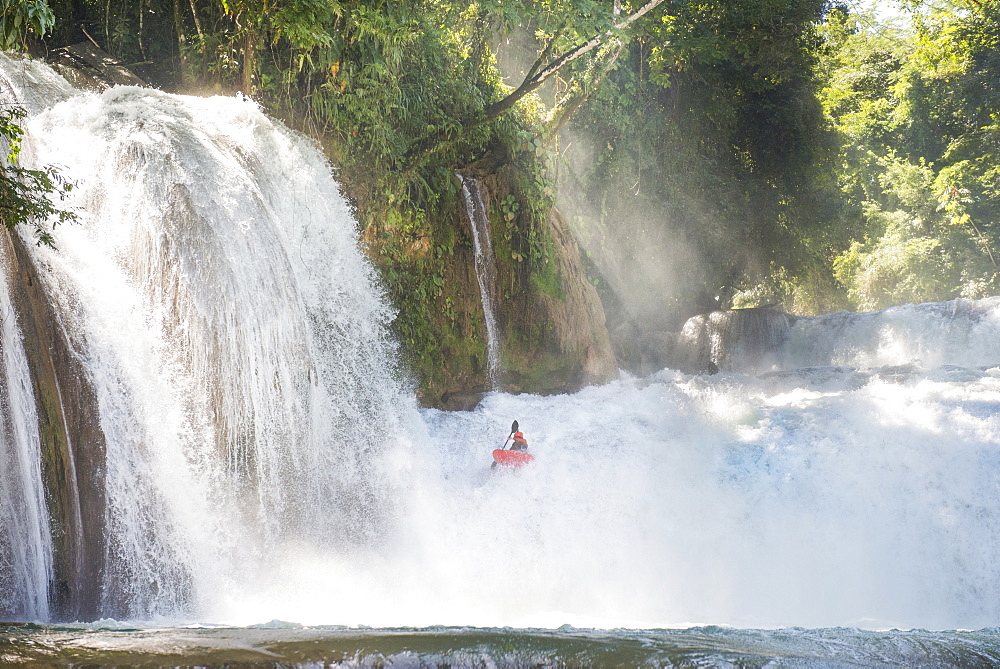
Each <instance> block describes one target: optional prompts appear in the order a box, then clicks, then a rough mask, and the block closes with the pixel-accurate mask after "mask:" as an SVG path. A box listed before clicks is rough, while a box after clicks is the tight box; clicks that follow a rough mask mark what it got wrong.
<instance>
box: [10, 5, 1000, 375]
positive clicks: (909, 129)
mask: <svg viewBox="0 0 1000 669" xmlns="http://www.w3.org/2000/svg"><path fill="white" fill-rule="evenodd" d="M886 2H887V3H889V2H890V0H886ZM654 5H656V6H654ZM893 6H894V7H896V8H897V9H899V10H901V11H902V12H903V13H902V18H900V19H898V20H897V21H896V23H895V24H879V23H878V22H877V21H875V20H874V18H873V15H872V14H870V13H866V12H864V11H859V10H858V9H857V8H856V7H853V6H848V5H845V4H838V3H836V2H833V3H831V2H828V1H827V0H734V1H733V2H727V3H708V2H702V1H700V0H665V1H664V2H662V3H659V4H657V3H656V2H654V3H652V5H649V6H647V5H646V4H642V3H640V2H638V1H633V2H632V3H629V2H618V1H617V0H603V1H601V0H476V1H471V2H470V1H465V2H459V1H456V0H397V1H392V0H277V1H276V2H263V1H261V0H186V1H185V0H170V1H167V0H50V2H49V3H48V4H46V3H45V2H44V0H3V7H4V13H3V18H2V19H0V36H2V38H3V40H4V46H5V47H6V48H10V47H12V46H17V45H21V46H24V47H27V48H29V49H30V50H33V51H35V52H36V53H38V54H43V53H44V52H45V50H46V49H49V48H52V47H55V46H60V45H62V44H66V43H73V42H79V41H83V40H92V41H94V42H96V43H98V44H99V45H100V46H101V47H102V48H104V49H105V50H107V51H109V52H110V53H112V54H113V55H114V56H115V57H116V58H118V59H120V60H121V61H122V62H123V63H124V64H126V65H127V66H129V67H131V68H132V69H134V70H135V71H136V72H137V73H139V74H140V76H142V77H144V78H145V79H147V80H148V81H150V82H152V83H153V84H155V85H159V86H161V87H164V88H168V89H172V90H179V91H186V92H197V91H218V92H228V93H231V92H235V91H237V90H239V91H242V92H244V93H245V94H248V95H251V96H253V97H255V98H256V99H258V100H259V101H260V102H261V103H262V104H263V105H264V106H265V107H266V108H267V109H269V110H270V111H271V112H272V113H274V114H277V115H279V116H281V117H283V118H285V119H286V120H287V121H288V122H289V123H290V124H292V125H294V126H296V127H299V128H301V129H303V130H304V131H306V132H309V133H311V134H313V135H314V136H316V137H317V138H319V139H320V141H322V142H323V144H324V146H325V147H326V148H327V150H328V152H329V154H330V156H331V158H332V159H333V161H334V163H335V164H336V165H337V166H338V168H339V178H340V179H341V181H342V183H343V184H344V187H345V191H346V192H347V194H349V195H350V197H351V198H352V199H353V201H354V202H355V204H356V207H357V210H358V214H359V220H360V221H361V226H362V238H363V240H364V241H365V242H366V244H367V247H368V249H369V252H370V253H371V255H372V257H373V259H374V260H375V262H376V264H377V265H378V266H379V268H380V270H381V272H382V276H383V277H384V279H385V282H386V287H387V289H388V291H389V293H390V295H391V296H392V298H393V299H394V301H395V302H396V304H397V306H398V308H399V312H400V314H399V317H398V318H397V321H396V328H397V330H398V334H399V336H400V340H401V341H402V343H403V345H404V348H405V349H406V351H407V352H408V354H409V358H410V362H411V364H412V366H413V368H414V369H415V370H416V372H417V374H418V376H419V377H420V379H421V381H422V383H423V384H424V385H425V386H435V384H437V385H438V386H440V388H443V387H444V386H445V385H446V382H445V381H444V380H443V379H442V378H440V375H441V374H443V373H444V372H443V371H442V370H446V369H448V368H450V369H451V370H452V371H451V372H450V373H451V375H452V376H453V377H457V376H460V374H459V373H458V372H456V371H455V370H456V369H459V368H463V369H473V368H476V367H477V366H480V367H481V362H480V361H481V360H482V346H483V342H482V336H483V335H482V325H481V323H480V322H479V321H478V318H480V316H478V315H477V313H478V312H477V305H476V302H475V300H470V298H469V295H468V294H466V293H467V292H468V291H467V290H466V288H468V284H467V283H463V282H462V281H461V280H460V277H459V274H460V272H459V271H458V270H457V269H456V268H455V263H454V258H455V257H456V254H459V255H461V254H462V253H465V252H466V251H467V246H468V237H467V233H465V232H464V228H463V225H465V222H464V220H463V216H462V214H463V209H462V207H461V203H460V193H459V188H460V186H459V182H458V180H457V179H456V177H455V174H456V173H463V174H466V175H470V176H477V177H483V178H488V179H490V180H491V181H489V183H490V184H491V189H492V196H493V198H492V199H493V206H492V208H491V209H492V210H491V216H492V218H493V220H494V234H495V240H494V242H495V245H496V251H497V256H498V260H499V261H500V263H501V267H500V276H499V283H500V285H501V292H502V295H501V298H502V301H503V303H504V305H506V306H504V307H502V314H501V315H502V317H503V319H504V321H505V323H506V325H507V327H506V330H505V332H506V335H505V336H506V337H507V339H508V340H509V342H508V343H510V344H511V345H510V346H509V347H508V348H510V349H511V350H514V349H516V348H517V346H516V345H514V344H517V343H518V342H515V341H514V340H518V339H520V340H521V341H520V342H519V343H520V345H521V346H522V347H523V346H530V345H532V344H533V343H538V342H539V341H541V340H540V339H539V337H540V336H541V335H540V334H539V333H538V331H537V324H535V323H532V322H530V319H527V318H526V317H524V316H523V314H525V313H527V312H528V311H530V309H528V306H527V305H528V301H527V300H526V298H525V296H526V295H531V294H538V293H547V294H550V295H558V294H559V292H560V285H559V277H558V276H556V275H555V274H554V269H553V263H552V262H551V256H552V246H551V245H552V241H551V239H550V237H549V235H548V233H547V232H546V231H547V227H546V224H545V221H546V216H547V213H548V210H549V209H550V207H551V206H552V205H553V204H554V203H558V205H559V207H560V208H561V209H562V210H563V211H564V213H566V214H567V215H568V217H569V218H570V220H571V221H572V223H573V227H574V231H575V233H576V234H577V236H578V238H579V239H580V240H581V241H582V243H583V244H584V246H585V248H586V250H587V252H588V254H589V261H590V263H591V265H590V270H591V273H592V278H593V281H594V282H595V283H597V284H598V287H599V289H600V290H601V291H602V293H601V294H602V297H603V298H604V301H605V307H606V309H607V310H608V312H609V320H610V324H611V326H612V328H613V329H615V330H616V331H617V332H618V334H619V335H620V336H619V339H618V341H619V344H620V348H619V350H618V352H619V355H620V356H621V357H622V361H623V362H627V360H626V358H628V357H629V353H628V351H627V349H628V340H629V339H630V338H631V339H632V340H633V343H634V340H636V339H637V338H641V337H642V336H643V334H642V333H643V332H645V331H657V330H663V329H676V328H678V327H679V325H680V323H681V322H683V319H684V318H686V317H688V316H690V315H692V314H694V313H698V312H701V311H705V310H708V309H712V308H720V307H721V308H727V307H733V306H736V307H743V306H758V305H763V304H772V303H777V304H782V305H783V306H784V307H785V308H786V309H789V310H792V311H797V312H800V313H802V312H821V311H828V310H832V309H838V308H848V307H849V308H857V309H875V308H882V307H886V306H889V305H892V304H898V303H903V302H907V301H927V300H940V299H948V298H952V297H957V296H967V297H978V296H983V295H988V294H994V293H995V292H996V291H997V289H998V287H1000V285H998V283H1000V282H998V279H997V272H998V270H997V264H996V263H997V260H998V254H1000V248H998V247H997V241H998V235H1000V162H998V159H1000V156H998V148H1000V126H998V113H1000V83H998V82H1000V55H998V54H1000V8H998V3H996V2H994V1H993V0H946V1H943V2H936V3H934V5H933V7H932V6H931V5H924V4H923V3H921V2H919V0H906V1H905V2H900V3H897V4H894V5H893ZM640 9H648V10H649V11H648V13H646V14H645V15H643V16H641V17H638V16H634V14H635V13H636V12H637V11H638V10H640ZM18 17H20V20H17V19H18ZM633 17H634V18H635V20H634V21H633V20H631V18H633ZM45 31H49V36H48V37H46V38H45V39H44V40H40V39H39V38H38V36H37V34H38V33H42V32H45ZM595 38H596V39H595ZM536 58H537V59H538V60H537V62H536ZM552 63H555V64H556V65H557V66H558V67H555V68H546V65H547V64H552ZM550 69H551V71H550ZM543 73H544V76H542V74H543ZM522 82H528V83H530V84H531V85H530V86H528V85H524V86H522V85H521V84H522ZM5 222H6V220H5Z"/></svg>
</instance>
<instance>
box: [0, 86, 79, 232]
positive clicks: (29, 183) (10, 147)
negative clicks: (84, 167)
mask: <svg viewBox="0 0 1000 669" xmlns="http://www.w3.org/2000/svg"><path fill="white" fill-rule="evenodd" d="M23 117H24V111H23V110H22V109H21V108H19V107H12V106H5V107H0V144H6V145H7V155H6V156H5V157H4V158H2V159H0V223H2V224H3V226H4V227H5V228H7V229H8V230H13V229H14V227H15V226H17V225H28V226H30V227H31V228H32V229H33V230H34V233H35V236H36V238H37V239H38V243H40V244H47V245H49V246H52V245H53V238H52V233H51V232H50V230H49V229H48V228H47V227H46V224H47V223H48V222H49V221H52V222H53V225H54V224H56V223H65V222H67V221H72V220H75V219H76V215H75V214H74V213H73V212H70V211H65V210H62V209H59V208H58V207H56V205H55V204H54V203H53V202H52V199H51V198H52V196H58V197H59V198H60V199H62V198H64V197H65V196H66V195H67V194H68V193H69V192H70V191H71V190H72V188H73V184H72V183H70V182H68V181H66V179H64V178H63V177H62V175H60V174H59V172H58V171H57V170H56V169H55V168H54V167H52V166H47V167H45V168H43V169H41V170H31V169H27V168H25V167H22V166H20V165H19V164H18V157H19V155H20V151H21V138H22V137H23V135H24V131H23V129H22V128H21V126H20V125H19V121H20V120H21V119H22V118H23Z"/></svg>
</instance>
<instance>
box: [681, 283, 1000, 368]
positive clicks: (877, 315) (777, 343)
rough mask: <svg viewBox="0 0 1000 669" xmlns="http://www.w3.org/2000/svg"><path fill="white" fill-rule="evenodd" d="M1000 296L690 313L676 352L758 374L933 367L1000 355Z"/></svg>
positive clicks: (690, 362) (986, 361) (695, 362)
mask: <svg viewBox="0 0 1000 669" xmlns="http://www.w3.org/2000/svg"><path fill="white" fill-rule="evenodd" d="M998 306H1000V298H987V299H983V300H978V301H973V300H963V299H958V300H953V301H950V302H933V303H926V304H907V305H903V306H899V307H892V308H889V309H884V310H882V311H872V312H865V313H854V312H848V311H841V312H837V313H833V314H826V315H823V316H790V315H788V314H784V313H782V312H780V311H778V310H775V309H770V308H762V309H736V310H732V311H715V312H712V313H710V314H703V315H699V316H695V317H692V318H690V319H688V321H687V322H686V323H685V324H684V327H683V329H682V331H681V333H680V338H679V339H680V346H679V347H678V351H677V357H678V359H679V360H682V361H683V362H684V363H685V365H686V366H687V367H692V368H699V367H702V366H704V363H705V362H706V361H708V360H711V361H712V362H713V363H714V364H715V365H716V366H717V367H718V369H720V370H722V371H738V372H744V373H751V374H756V373H761V372H767V371H780V370H791V369H798V368H802V367H822V366H849V367H882V366H886V365H910V364H917V365H920V366H922V367H936V366H939V365H943V364H950V365H962V366H970V367H975V366H983V365H993V364H996V363H997V362H1000V315H998Z"/></svg>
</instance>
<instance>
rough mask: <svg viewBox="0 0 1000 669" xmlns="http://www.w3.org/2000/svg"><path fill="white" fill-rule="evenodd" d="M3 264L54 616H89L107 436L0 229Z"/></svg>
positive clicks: (32, 273)
mask: <svg viewBox="0 0 1000 669" xmlns="http://www.w3.org/2000/svg"><path fill="white" fill-rule="evenodd" d="M0 257H2V258H3V262H2V263H0V265H3V266H6V267H9V268H11V271H10V276H9V277H2V278H4V279H6V280H9V281H10V289H11V290H10V292H11V299H12V301H13V303H14V308H15V311H16V313H17V318H18V322H19V324H20V326H21V331H22V333H23V336H24V348H25V353H26V354H27V358H28V365H29V367H30V370H31V380H32V387H33V389H34V394H35V401H36V405H37V408H38V421H39V426H38V429H39V434H40V436H41V446H42V477H43V484H44V486H45V490H46V501H47V504H48V507H49V513H50V516H51V523H52V542H53V575H52V583H51V584H50V591H49V592H50V599H51V601H50V611H51V615H52V618H53V620H56V621H59V620H66V621H72V620H94V619H96V618H98V617H100V615H101V611H100V610H99V605H100V600H101V591H102V587H103V583H104V566H103V565H104V562H105V559H104V558H105V543H104V523H105V520H104V519H105V500H104V493H103V491H104V485H103V473H104V452H105V448H104V446H105V444H104V435H103V433H102V431H101V429H100V419H99V416H98V412H97V404H96V399H95V396H94V391H93V389H92V387H91V385H90V383H89V381H88V379H87V375H86V372H85V370H84V367H83V364H82V361H81V360H80V358H79V356H78V354H77V351H76V349H75V348H74V342H73V341H72V335H71V334H70V333H68V332H67V331H66V330H65V329H64V327H63V326H62V325H61V324H60V323H59V322H58V321H57V320H56V318H55V314H54V311H53V309H52V306H51V304H50V302H49V299H48V296H47V295H46V292H45V287H44V285H43V284H42V283H41V282H40V281H39V277H38V273H37V272H36V270H35V268H34V266H33V264H32V262H31V259H30V258H29V256H28V253H27V250H26V249H25V247H24V242H23V241H22V240H21V239H20V238H19V237H18V236H17V235H16V234H10V233H9V232H7V231H6V230H0Z"/></svg>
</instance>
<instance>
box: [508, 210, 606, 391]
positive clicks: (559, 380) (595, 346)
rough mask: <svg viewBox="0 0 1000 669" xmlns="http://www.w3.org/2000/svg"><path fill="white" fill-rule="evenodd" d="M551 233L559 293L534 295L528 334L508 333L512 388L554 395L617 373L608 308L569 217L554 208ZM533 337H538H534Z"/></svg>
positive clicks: (549, 222) (550, 216)
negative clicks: (584, 260) (585, 265)
mask: <svg viewBox="0 0 1000 669" xmlns="http://www.w3.org/2000/svg"><path fill="white" fill-rule="evenodd" d="M548 234H549V235H551V237H552V240H553V242H554V245H555V256H554V258H552V260H551V262H554V263H555V275H556V276H557V277H558V278H559V286H560V288H561V290H560V291H559V292H560V293H561V294H557V295H554V296H553V295H549V294H547V293H545V292H541V291H534V292H532V293H531V295H530V302H531V312H530V316H529V319H530V321H531V327H529V328H527V329H526V330H522V332H527V333H528V336H527V337H523V338H518V337H510V338H509V342H510V344H511V347H510V349H511V350H510V351H509V353H508V361H509V364H510V370H509V373H508V385H507V388H508V390H511V391H523V392H537V393H556V392H570V391H574V390H578V389H579V388H582V387H583V386H586V385H593V384H600V383H605V382H607V381H609V380H611V379H614V378H617V377H618V363H617V361H616V359H615V356H614V353H612V350H611V343H610V341H609V338H608V331H607V327H606V325H605V318H604V307H603V306H602V304H601V300H600V297H598V295H597V290H596V289H595V288H594V285H593V284H592V283H591V282H590V281H589V279H588V278H587V275H586V272H585V271H584V268H583V263H582V261H581V258H580V251H579V248H578V247H577V244H576V241H575V240H574V239H573V237H572V235H571V234H570V232H569V229H568V227H567V226H566V223H565V221H564V220H563V218H562V216H561V215H560V213H559V212H558V210H556V209H553V210H551V211H550V212H549V216H548ZM532 335H534V336H532Z"/></svg>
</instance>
